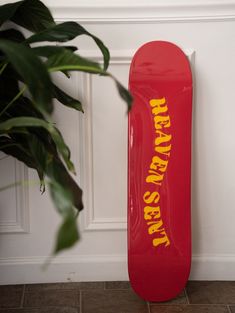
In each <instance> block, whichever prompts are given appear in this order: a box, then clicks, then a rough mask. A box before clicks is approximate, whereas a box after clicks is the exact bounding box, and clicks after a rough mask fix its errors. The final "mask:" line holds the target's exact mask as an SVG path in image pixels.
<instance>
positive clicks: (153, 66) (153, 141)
mask: <svg viewBox="0 0 235 313" xmlns="http://www.w3.org/2000/svg"><path fill="white" fill-rule="evenodd" d="M129 89H130V92H131V93H132V95H133V97H134V104H133V108H132V110H131V111H130V113H129V119H128V126H129V130H128V271H129V278H130V282H131V285H132V287H133V289H134V290H135V291H136V293H137V294H138V295H139V296H140V297H142V298H143V299H145V300H148V301H167V300H169V299H171V298H174V297H176V296H177V295H178V294H179V293H180V292H181V291H182V289H183V288H184V286H185V284H186V282H187V280H188V276H189V272H190V265H191V221H190V201H191V195H190V192H191V115H192V74H191V70H190V65H189V61H188V59H187V57H186V56H185V54H184V53H183V52H182V50H181V49H180V48H179V47H177V46H176V45H174V44H172V43H170V42H165V41H153V42H149V43H147V44H145V45H143V46H142V47H141V48H140V49H139V50H138V51H137V52H136V54H135V56H134V58H133V60H132V63H131V68H130V77H129Z"/></svg>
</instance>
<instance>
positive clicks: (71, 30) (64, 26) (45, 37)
mask: <svg viewBox="0 0 235 313" xmlns="http://www.w3.org/2000/svg"><path fill="white" fill-rule="evenodd" d="M80 35H87V36H89V37H91V38H92V39H93V40H94V41H95V43H96V44H97V46H98V47H99V49H100V51H101V52H102V54H103V58H104V70H106V69H107V68H108V65H109V59H110V54H109V50H108V48H107V47H106V46H105V45H104V44H103V42H102V41H101V40H100V39H99V38H97V37H96V36H94V35H92V34H91V33H89V32H88V31H87V30H86V29H85V28H83V27H82V26H81V25H79V24H78V23H76V22H64V23H61V24H57V25H55V26H53V27H50V28H48V29H46V30H44V31H41V32H39V33H37V34H34V35H32V36H31V37H29V38H28V39H27V40H26V42H27V43H34V42H39V41H56V42H58V41H59V42H66V41H69V40H72V39H74V38H75V37H77V36H80Z"/></svg>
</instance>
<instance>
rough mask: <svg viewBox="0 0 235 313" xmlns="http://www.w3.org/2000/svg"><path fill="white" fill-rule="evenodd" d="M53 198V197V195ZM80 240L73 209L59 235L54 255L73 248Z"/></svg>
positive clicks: (65, 219)
mask: <svg viewBox="0 0 235 313" xmlns="http://www.w3.org/2000/svg"><path fill="white" fill-rule="evenodd" d="M52 197H53V195H52ZM78 239H79V233H78V228H77V223H76V218H75V216H74V214H73V211H72V209H71V213H70V215H68V216H66V217H65V218H64V220H63V222H62V225H61V226H60V228H59V230H58V233H57V240H56V245H55V249H54V254H56V253H58V252H60V251H62V250H64V249H68V248H70V247H72V246H73V245H74V244H75V243H76V242H77V241H78Z"/></svg>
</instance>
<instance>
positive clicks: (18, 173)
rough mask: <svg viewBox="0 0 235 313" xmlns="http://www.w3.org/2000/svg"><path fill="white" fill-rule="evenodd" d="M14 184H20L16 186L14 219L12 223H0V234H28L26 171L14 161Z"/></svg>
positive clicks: (19, 163) (24, 167)
mask: <svg viewBox="0 0 235 313" xmlns="http://www.w3.org/2000/svg"><path fill="white" fill-rule="evenodd" d="M14 164H15V182H16V183H17V182H22V184H18V185H16V186H15V187H14V188H15V195H16V206H15V208H13V209H15V210H16V219H15V220H13V221H4V220H1V221H0V233H27V232H29V205H28V186H27V184H26V183H25V182H27V181H28V169H27V168H26V166H25V165H24V164H23V163H21V162H19V161H17V160H14Z"/></svg>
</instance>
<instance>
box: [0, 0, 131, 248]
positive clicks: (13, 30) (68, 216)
mask: <svg viewBox="0 0 235 313" xmlns="http://www.w3.org/2000/svg"><path fill="white" fill-rule="evenodd" d="M9 22H11V23H9ZM8 25H10V26H8ZM15 26H16V27H15ZM0 27H1V28H0V150H1V151H3V152H4V153H6V154H8V155H11V156H13V157H15V158H17V159H18V160H20V161H22V162H24V163H25V164H26V165H27V166H28V167H30V168H33V169H35V170H36V171H37V173H38V176H39V179H40V181H41V189H42V191H44V189H45V179H47V182H48V185H49V190H50V194H51V197H52V199H53V201H54V204H55V206H56V208H57V210H58V212H59V213H60V214H61V216H62V224H61V226H60V228H59V231H58V234H57V239H56V244H55V248H54V251H53V252H54V253H57V252H59V251H61V250H63V249H65V248H68V247H70V246H72V245H73V244H74V243H75V242H76V241H77V240H78V237H79V235H78V229H77V224H76V217H77V215H78V213H79V211H80V210H82V208H83V204H82V190H81V189H80V187H79V186H78V185H77V183H76V182H75V181H74V179H73V178H72V177H71V176H70V174H69V172H72V173H74V172H75V169H74V165H73V163H72V161H71V159H70V151H69V148H68V146H67V145H66V143H65V141H64V139H63V137H62V134H61V133H60V131H59V130H58V129H57V128H56V127H55V124H54V123H53V120H52V112H53V98H55V99H57V100H58V101H59V102H61V103H62V104H63V105H65V106H67V107H69V108H73V109H75V110H78V111H83V109H82V104H81V102H80V101H79V100H78V99H74V98H72V97H71V96H70V95H68V94H66V93H65V92H64V91H63V90H62V89H61V88H60V87H59V86H57V85H56V84H55V83H53V81H52V78H51V76H50V74H51V73H54V72H58V71H59V72H62V73H64V74H65V75H66V76H67V77H69V72H70V71H83V72H87V73H91V74H99V75H102V76H109V77H111V78H112V79H113V80H114V82H115V84H116V86H117V89H118V92H119V94H120V96H121V97H122V98H123V99H124V101H125V102H126V103H127V104H128V107H130V105H131V96H130V94H129V93H128V91H127V90H126V89H125V88H124V87H123V86H122V85H121V84H120V83H119V82H118V81H117V80H116V78H114V77H113V76H112V75H111V74H110V73H109V72H107V68H108V65H109V58H110V56H109V51H108V49H107V48H106V46H105V45H104V44H103V43H102V41H101V40H100V39H99V38H97V37H96V36H94V35H92V34H91V33H89V32H88V31H87V30H86V29H84V28H83V27H82V26H81V25H79V24H78V23H75V22H64V23H61V24H56V23H55V21H54V19H53V17H52V15H51V13H50V11H49V9H48V8H47V7H46V6H45V5H44V4H43V3H42V2H41V1H39V0H23V1H18V2H15V3H10V4H5V5H2V6H0ZM23 29H27V30H28V31H30V35H29V36H28V37H27V38H26V37H25V35H24V33H25V32H24V31H23V32H22V30H23ZM80 35H86V36H89V37H91V38H92V39H93V40H94V41H95V43H96V45H97V47H98V48H99V49H100V51H101V52H102V55H103V60H104V61H103V66H102V67H101V66H100V64H98V63H96V62H93V61H91V60H88V59H86V58H83V57H81V56H79V54H77V53H76V52H75V51H76V50H77V47H75V46H69V45H67V46H66V45H63V46H57V45H55V43H58V42H67V41H69V40H72V39H74V38H75V37H77V36H80ZM45 42H47V44H45ZM48 42H51V43H52V44H48ZM34 43H37V45H36V46H35V45H33V44H34ZM39 43H40V45H39Z"/></svg>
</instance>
